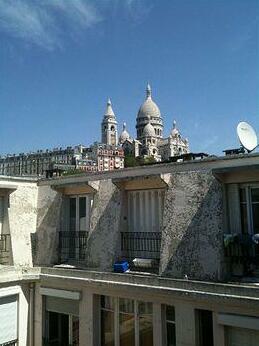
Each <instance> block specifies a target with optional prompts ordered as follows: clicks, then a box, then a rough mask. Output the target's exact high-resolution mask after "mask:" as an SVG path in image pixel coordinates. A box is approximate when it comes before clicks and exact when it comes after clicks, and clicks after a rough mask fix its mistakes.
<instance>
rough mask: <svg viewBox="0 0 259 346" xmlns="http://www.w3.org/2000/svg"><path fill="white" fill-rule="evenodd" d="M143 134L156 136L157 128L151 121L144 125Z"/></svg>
mask: <svg viewBox="0 0 259 346" xmlns="http://www.w3.org/2000/svg"><path fill="white" fill-rule="evenodd" d="M143 136H146V137H153V136H154V137H155V136H156V133H155V129H154V127H153V126H152V125H151V124H150V123H148V124H147V125H146V126H145V127H144V129H143Z"/></svg>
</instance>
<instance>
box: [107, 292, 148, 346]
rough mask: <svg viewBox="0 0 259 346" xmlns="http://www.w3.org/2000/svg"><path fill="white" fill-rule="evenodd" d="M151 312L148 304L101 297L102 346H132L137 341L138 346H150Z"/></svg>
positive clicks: (125, 299)
mask: <svg viewBox="0 0 259 346" xmlns="http://www.w3.org/2000/svg"><path fill="white" fill-rule="evenodd" d="M152 310H153V309H152V303H149V302H139V301H136V300H132V299H127V298H112V297H107V296H101V343H102V345H103V346H113V345H115V343H116V345H119V346H134V345H135V342H136V341H137V342H138V345H141V346H152V345H153V312H152ZM116 325H117V326H118V327H119V328H115V326H116ZM115 330H116V332H115Z"/></svg>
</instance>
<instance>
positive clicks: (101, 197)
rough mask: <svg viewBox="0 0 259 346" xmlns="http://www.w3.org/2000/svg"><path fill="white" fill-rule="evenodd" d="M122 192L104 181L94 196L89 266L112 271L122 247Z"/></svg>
mask: <svg viewBox="0 0 259 346" xmlns="http://www.w3.org/2000/svg"><path fill="white" fill-rule="evenodd" d="M121 206H122V192H121V191H120V190H119V189H118V188H117V187H116V186H115V185H114V184H113V183H112V181H111V180H110V179H109V180H102V181H100V184H99V189H98V191H97V192H96V194H95V195H94V202H93V208H92V214H91V221H90V233H89V237H88V245H87V264H88V266H90V267H92V268H97V269H98V270H111V269H112V265H113V263H114V261H115V259H117V258H116V257H117V254H118V249H119V247H120V219H121Z"/></svg>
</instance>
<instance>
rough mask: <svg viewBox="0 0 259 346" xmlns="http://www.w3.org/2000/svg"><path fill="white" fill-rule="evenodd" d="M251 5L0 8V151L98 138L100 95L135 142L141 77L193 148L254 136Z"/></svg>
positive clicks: (255, 4) (197, 1)
mask: <svg viewBox="0 0 259 346" xmlns="http://www.w3.org/2000/svg"><path fill="white" fill-rule="evenodd" d="M258 13H259V1H258V0H215V1H212V0H95V1H88V0H0V119H1V122H0V153H1V154H6V153H19V152H27V151H30V150H36V149H47V148H50V149H51V148H53V147H56V146H67V145H75V144H79V143H83V144H87V145H88V144H90V143H92V142H93V141H95V140H100V123H101V119H102V116H103V113H104V110H105V104H106V100H107V98H108V97H110V98H111V100H112V103H113V109H114V112H115V114H116V116H117V120H118V121H119V124H120V127H119V128H120V130H121V127H122V122H123V121H126V123H127V128H128V130H129V132H130V134H132V135H135V118H136V115H137V111H138V108H139V106H140V105H141V103H142V102H143V100H144V97H145V87H146V83H147V81H149V82H150V83H151V86H152V90H153V98H154V100H155V101H156V103H157V104H158V105H159V107H160V110H161V112H162V114H163V116H164V122H165V131H164V132H165V135H168V133H169V131H170V128H171V126H172V122H173V120H174V119H176V121H177V125H178V127H179V128H180V131H181V132H182V134H183V135H184V136H185V137H187V138H188V139H189V142H190V147H191V150H192V151H194V152H197V151H205V152H209V153H211V154H221V153H222V150H224V149H226V148H232V147H236V146H238V145H239V143H238V140H237V137H236V132H235V129H236V125H237V123H238V122H239V121H240V120H246V121H248V122H250V123H251V124H252V125H253V126H254V127H255V129H256V130H257V132H259V107H258V106H259V101H258V100H259V97H258V96H259V95H258V86H259V72H258V71H259V54H258V40H259V35H258V33H259V15H258Z"/></svg>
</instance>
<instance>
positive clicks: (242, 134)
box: [237, 121, 258, 153]
mask: <svg viewBox="0 0 259 346" xmlns="http://www.w3.org/2000/svg"><path fill="white" fill-rule="evenodd" d="M237 135H238V138H239V141H240V143H241V146H242V147H243V148H244V149H246V150H247V152H248V153H251V152H252V151H253V150H255V148H256V147H257V146H258V139H257V135H256V133H255V130H254V129H253V127H252V126H251V125H250V124H248V123H246V122H245V121H241V122H240V123H239V124H238V125H237Z"/></svg>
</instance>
